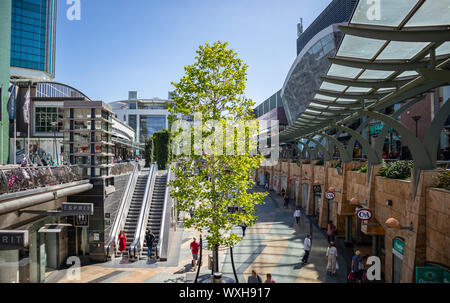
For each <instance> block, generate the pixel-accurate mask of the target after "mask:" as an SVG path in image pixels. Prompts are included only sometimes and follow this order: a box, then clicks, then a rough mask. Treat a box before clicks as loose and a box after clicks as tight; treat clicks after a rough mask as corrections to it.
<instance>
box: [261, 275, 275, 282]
mask: <svg viewBox="0 0 450 303" xmlns="http://www.w3.org/2000/svg"><path fill="white" fill-rule="evenodd" d="M264 283H275V280H272V275H271V274H267V275H266V281H265V282H264Z"/></svg>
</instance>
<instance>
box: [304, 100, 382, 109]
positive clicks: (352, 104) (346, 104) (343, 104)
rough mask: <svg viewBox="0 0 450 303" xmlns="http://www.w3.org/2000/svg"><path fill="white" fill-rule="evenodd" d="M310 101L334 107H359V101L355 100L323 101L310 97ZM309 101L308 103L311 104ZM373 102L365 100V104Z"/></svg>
mask: <svg viewBox="0 0 450 303" xmlns="http://www.w3.org/2000/svg"><path fill="white" fill-rule="evenodd" d="M310 101H311V103H317V104H320V105H324V106H336V107H344V108H357V107H361V102H359V101H356V102H335V101H332V102H330V101H328V102H327V101H324V100H321V99H314V98H313V99H310ZM311 103H310V104H311ZM372 103H374V102H371V101H366V102H365V105H369V104H372Z"/></svg>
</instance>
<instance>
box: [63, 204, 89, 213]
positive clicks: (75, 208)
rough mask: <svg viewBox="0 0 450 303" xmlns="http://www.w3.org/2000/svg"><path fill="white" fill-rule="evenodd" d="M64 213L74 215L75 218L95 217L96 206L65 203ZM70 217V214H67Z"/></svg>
mask: <svg viewBox="0 0 450 303" xmlns="http://www.w3.org/2000/svg"><path fill="white" fill-rule="evenodd" d="M62 211H63V212H64V213H72V215H73V216H78V215H91V216H92V215H93V214H94V204H93V203H72V202H63V203H62ZM66 216H68V214H66Z"/></svg>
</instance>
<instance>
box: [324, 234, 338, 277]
mask: <svg viewBox="0 0 450 303" xmlns="http://www.w3.org/2000/svg"><path fill="white" fill-rule="evenodd" d="M326 257H327V258H328V264H327V272H329V273H330V274H331V275H332V276H334V275H335V274H336V269H337V249H336V247H335V246H334V242H331V243H330V246H328V249H327V253H326Z"/></svg>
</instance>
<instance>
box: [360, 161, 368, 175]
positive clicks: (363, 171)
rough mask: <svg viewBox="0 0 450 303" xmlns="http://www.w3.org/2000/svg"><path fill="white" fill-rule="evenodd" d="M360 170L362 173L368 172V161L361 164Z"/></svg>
mask: <svg viewBox="0 0 450 303" xmlns="http://www.w3.org/2000/svg"><path fill="white" fill-rule="evenodd" d="M358 172H360V173H366V172H367V163H366V164H364V165H363V166H361V168H360V169H358Z"/></svg>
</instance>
